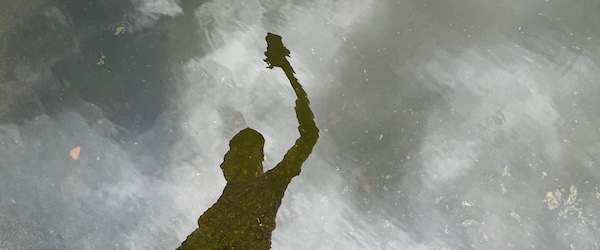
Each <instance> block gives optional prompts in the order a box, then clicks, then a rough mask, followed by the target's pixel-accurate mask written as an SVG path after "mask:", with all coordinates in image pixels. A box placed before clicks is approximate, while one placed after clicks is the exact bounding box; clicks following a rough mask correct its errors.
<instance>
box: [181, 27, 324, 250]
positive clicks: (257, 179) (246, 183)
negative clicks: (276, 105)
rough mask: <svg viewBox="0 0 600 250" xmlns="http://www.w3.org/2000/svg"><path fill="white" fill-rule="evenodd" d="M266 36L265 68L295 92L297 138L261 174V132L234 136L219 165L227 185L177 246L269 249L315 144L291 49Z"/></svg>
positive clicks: (314, 129) (275, 37) (313, 126)
mask: <svg viewBox="0 0 600 250" xmlns="http://www.w3.org/2000/svg"><path fill="white" fill-rule="evenodd" d="M266 40H267V44H268V47H267V51H266V52H265V55H266V56H267V58H266V59H265V62H267V63H268V64H269V66H268V68H271V69H272V68H274V67H279V68H281V69H283V71H284V72H285V74H286V76H287V77H288V79H289V80H290V83H291V84H292V88H293V89H294V91H295V92H296V96H297V98H298V99H297V100H296V107H295V109H296V116H297V118H298V123H299V124H300V126H299V127H298V131H299V132H300V138H298V139H297V140H296V142H295V144H294V146H292V148H290V149H289V150H288V152H287V153H286V155H285V157H284V158H283V160H282V161H281V162H280V163H279V164H277V166H276V167H275V168H273V169H271V170H269V171H267V172H266V173H263V168H262V161H263V159H264V155H263V146H264V142H265V140H264V138H263V136H262V135H261V134H260V133H258V132H257V131H255V130H253V129H251V128H246V129H244V130H242V131H240V132H239V133H238V134H236V135H235V136H234V137H233V139H231V141H230V142H229V147H230V149H229V151H228V152H227V154H225V159H224V160H223V163H222V164H221V169H222V170H223V174H224V175H225V179H226V180H227V186H225V189H224V190H223V194H222V195H221V197H220V198H219V200H218V201H217V203H215V204H214V205H213V206H212V207H211V208H209V209H208V210H207V211H206V212H205V213H204V214H203V215H202V216H200V219H199V220H198V225H199V228H198V229H196V230H195V231H194V232H192V234H190V235H189V236H188V237H187V239H186V240H185V241H184V242H183V243H182V245H181V246H180V247H179V249H269V248H270V246H271V233H272V231H273V229H275V216H276V214H277V210H278V209H279V206H280V205H281V200H282V199H283V195H284V192H285V189H286V188H287V186H288V184H289V183H290V182H291V181H292V178H294V177H295V176H297V175H299V174H300V170H301V167H302V164H303V163H304V161H305V160H306V159H307V158H308V156H309V155H310V153H311V152H312V149H313V147H314V145H315V144H316V143H317V139H318V138H319V129H318V128H317V126H316V124H315V122H314V116H313V113H312V111H311V109H310V107H309V101H308V97H307V95H306V92H304V89H303V88H302V86H301V85H300V83H298V80H297V79H296V77H295V76H294V69H293V68H292V66H291V65H290V63H289V62H288V61H287V59H286V58H285V57H286V56H288V57H289V55H290V51H289V50H288V49H287V48H286V47H285V46H284V45H283V43H282V41H281V36H279V35H275V34H271V33H268V35H267V37H266Z"/></svg>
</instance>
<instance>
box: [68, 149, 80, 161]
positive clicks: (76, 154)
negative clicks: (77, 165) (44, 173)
mask: <svg viewBox="0 0 600 250" xmlns="http://www.w3.org/2000/svg"><path fill="white" fill-rule="evenodd" d="M79 152H81V147H75V148H73V149H71V152H69V155H70V156H71V159H73V160H77V159H79Z"/></svg>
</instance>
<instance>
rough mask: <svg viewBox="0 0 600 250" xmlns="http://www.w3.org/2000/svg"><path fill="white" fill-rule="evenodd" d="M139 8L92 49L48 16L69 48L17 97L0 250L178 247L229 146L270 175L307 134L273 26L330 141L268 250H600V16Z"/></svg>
mask: <svg viewBox="0 0 600 250" xmlns="http://www.w3.org/2000/svg"><path fill="white" fill-rule="evenodd" d="M106 2H107V3H109V2H111V1H106ZM131 4H132V6H133V8H132V9H126V11H124V12H123V13H121V14H114V15H108V14H106V15H104V14H102V13H104V12H108V11H109V10H111V8H116V7H115V6H118V5H115V6H113V5H110V4H106V6H104V8H99V9H97V10H98V11H100V12H99V13H100V14H99V15H98V16H99V17H98V19H99V20H101V19H102V18H113V19H114V20H115V21H114V23H115V25H116V26H115V27H117V26H118V25H123V27H126V30H127V31H126V33H125V34H123V35H121V36H116V35H114V34H112V33H102V34H100V35H97V37H98V38H99V40H97V41H94V42H93V41H92V40H91V39H87V40H86V39H85V38H86V37H89V36H88V35H85V36H84V35H81V34H84V32H86V31H85V30H81V29H78V27H94V26H93V25H92V24H93V22H92V21H90V20H91V18H87V19H86V18H85V17H81V18H80V19H78V16H77V15H75V14H74V13H70V12H69V9H65V8H59V7H47V9H43V10H42V11H44V13H45V15H44V16H45V17H46V18H48V20H50V21H48V22H49V25H48V26H44V27H45V28H44V29H42V31H43V32H41V34H45V35H46V36H41V35H40V37H43V38H44V39H47V40H48V44H53V43H50V42H56V41H67V42H65V44H67V45H64V46H62V47H61V46H55V47H52V49H53V52H52V53H50V54H51V55H53V56H50V57H46V58H45V59H40V60H38V61H35V62H28V63H22V64H19V65H16V66H15V67H16V72H17V73H16V74H14V75H13V78H12V79H9V80H7V81H6V82H4V83H2V88H3V90H5V91H7V92H9V93H11V94H13V96H12V97H11V98H7V99H5V100H4V103H2V104H1V105H11V106H12V107H13V108H12V110H13V113H12V114H11V115H10V116H7V115H6V114H7V113H3V114H1V115H2V117H1V118H2V119H1V120H8V121H7V122H5V123H3V124H2V125H1V126H0V147H1V148H2V150H0V169H1V172H2V174H1V175H0V211H3V212H2V213H1V214H2V215H0V216H1V217H0V222H2V223H1V224H2V225H4V226H2V227H0V248H6V249H15V248H16V247H17V246H25V248H43V249H88V248H89V249H169V248H175V247H177V246H178V245H179V243H180V242H181V241H182V240H183V239H184V238H185V236H187V234H189V233H190V232H191V231H192V230H193V229H194V228H195V227H196V226H195V223H196V220H197V218H198V217H199V216H200V214H201V213H202V212H203V211H204V210H206V209H207V208H208V207H210V206H211V205H212V204H213V203H214V202H215V201H216V200H217V198H218V197H219V195H220V194H221V191H222V188H223V187H224V186H225V180H224V178H223V177H222V173H221V171H220V169H219V168H218V166H219V164H220V163H221V162H222V159H223V155H224V154H225V152H226V151H227V149H228V148H227V143H228V142H229V140H230V139H231V137H232V136H233V135H234V134H235V133H237V132H238V131H239V130H241V129H243V128H245V127H247V126H250V127H252V128H254V129H256V130H257V131H259V132H261V133H262V134H263V135H264V137H265V139H266V145H265V155H266V156H267V159H266V161H265V166H267V167H272V166H274V165H275V164H277V162H279V160H281V158H282V157H283V155H284V154H285V150H287V149H288V148H289V147H290V146H291V145H292V144H293V140H294V139H296V138H297V132H296V131H295V130H296V127H297V123H296V120H295V117H294V113H293V105H294V103H293V101H294V93H293V92H292V90H291V89H288V88H287V85H286V84H287V80H286V79H285V77H284V75H283V74H282V73H281V72H275V71H272V70H268V69H266V68H265V67H266V64H265V63H264V62H263V61H262V58H263V52H264V49H265V48H266V44H265V42H264V36H265V34H266V32H268V31H269V32H274V33H278V34H280V35H282V36H283V39H284V43H285V44H286V46H287V47H288V48H289V49H290V50H291V53H292V57H291V59H290V60H291V62H292V64H293V65H294V69H295V70H296V72H297V77H298V79H299V81H300V82H301V83H302V84H303V86H304V87H305V89H306V91H307V92H308V94H309V98H311V107H312V108H313V111H314V113H315V117H316V121H317V125H318V126H319V129H320V130H321V138H320V141H319V143H318V144H317V146H316V148H315V150H314V151H313V154H312V155H311V157H310V158H309V160H308V161H307V162H306V163H305V164H304V168H303V172H302V174H301V175H300V176H299V177H296V178H295V179H294V180H293V181H292V184H291V185H290V186H289V188H288V190H287V193H286V197H285V198H284V200H283V204H282V206H281V208H280V210H279V213H278V218H277V219H278V221H277V229H276V230H275V231H274V232H273V245H272V246H273V249H463V248H475V249H499V248H500V249H501V248H507V247H509V248H516V249H524V248H542V249H565V248H569V247H572V248H575V249H582V248H583V249H594V248H598V244H599V241H600V236H598V234H597V233H596V232H598V229H599V228H598V223H599V219H598V217H597V210H598V208H599V207H600V190H599V189H598V186H599V185H600V184H599V183H598V182H599V180H600V171H599V170H598V165H597V160H598V157H599V154H598V152H599V150H598V149H599V143H598V136H599V134H600V126H599V125H598V124H600V123H599V121H598V118H599V117H600V116H599V115H600V114H599V112H598V109H597V107H598V105H599V104H600V103H599V102H598V98H597V96H598V94H599V93H600V89H599V87H598V86H599V85H598V83H599V80H600V79H599V78H600V75H599V74H598V73H597V72H600V71H599V69H598V63H599V56H598V53H599V49H598V48H600V46H599V42H598V41H599V39H600V36H599V34H598V30H600V29H599V28H600V27H599V24H600V20H598V19H599V18H600V15H598V14H599V13H597V12H598V10H599V6H598V3H596V2H594V1H584V0H581V1H571V2H569V3H562V2H556V1H529V2H527V3H522V2H519V3H514V2H511V1H444V2H440V1H400V2H398V1H325V0H323V1H316V0H315V1H308V2H303V3H299V2H296V1H283V2H282V1H237V2H236V1H205V2H202V3H201V4H199V6H194V9H196V8H195V7H197V9H196V11H195V19H194V18H191V17H190V16H189V15H191V14H190V13H192V12H191V11H189V10H187V9H184V10H182V9H181V8H180V7H179V5H178V4H177V3H176V2H175V1H166V0H135V1H134V0H132V1H131ZM181 5H182V6H189V5H192V6H193V4H190V1H183V2H182V3H181ZM111 6H112V7H111ZM74 9H76V8H74ZM71 10H73V9H71ZM102 11H104V12H102ZM186 15H188V16H186ZM183 17H187V18H183ZM111 20H112V19H111ZM78 21H79V22H80V23H78ZM191 21H194V22H196V23H193V24H190V23H187V22H191ZM83 22H89V23H91V24H90V25H87V26H86V25H83V24H82V23H83ZM50 24H51V25H50ZM53 25H54V26H53ZM57 30H59V31H63V32H56V31H57ZM51 34H61V36H60V38H59V36H53V35H51ZM92 34H94V33H93V32H92ZM91 36H94V35H91ZM179 38H181V39H179ZM71 44H72V46H70V45H71ZM101 54H103V55H106V60H105V65H97V64H96V63H97V62H98V59H99V58H100V56H101ZM138 64H139V65H138ZM146 65H149V66H146ZM108 71H110V72H112V73H108ZM131 72H133V73H131ZM84 80H85V81H84ZM133 82H135V83H133ZM115 83H117V84H115ZM21 86H26V88H23V89H21V88H20V87H21ZM85 90H88V92H85ZM103 91H104V92H103ZM15 96H16V97H15ZM24 100H31V101H24ZM7 102H10V103H8V104H7ZM1 107H4V106H1ZM0 110H5V109H0ZM14 110H17V111H18V112H17V111H14ZM14 114H23V115H22V116H23V117H17V115H14ZM7 117H8V118H7ZM76 146H80V147H81V156H80V158H79V160H78V161H73V160H72V159H70V158H69V154H68V153H69V151H70V150H71V149H72V148H74V147H76ZM24 232H27V233H24Z"/></svg>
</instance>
